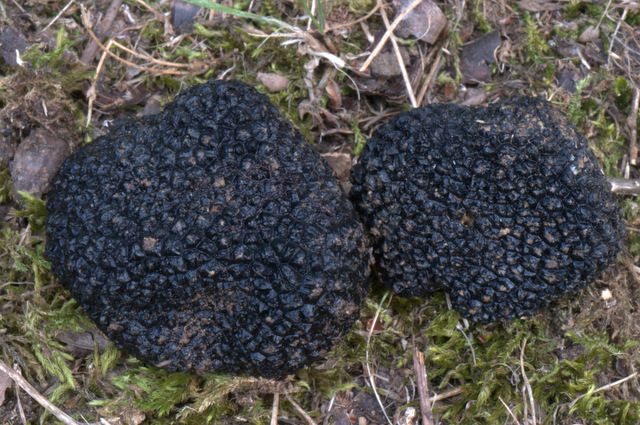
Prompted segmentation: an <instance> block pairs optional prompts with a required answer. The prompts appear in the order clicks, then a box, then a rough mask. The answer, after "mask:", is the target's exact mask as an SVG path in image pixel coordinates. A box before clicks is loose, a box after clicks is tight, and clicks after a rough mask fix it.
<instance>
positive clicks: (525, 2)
mask: <svg viewBox="0 0 640 425" xmlns="http://www.w3.org/2000/svg"><path fill="white" fill-rule="evenodd" d="M516 3H517V4H518V7H519V8H520V9H524V10H527V11H529V12H547V11H550V10H559V9H562V3H556V2H554V1H544V0H542V1H541V0H521V1H517V2H516Z"/></svg>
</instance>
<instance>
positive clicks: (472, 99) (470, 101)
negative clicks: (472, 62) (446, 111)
mask: <svg viewBox="0 0 640 425" xmlns="http://www.w3.org/2000/svg"><path fill="white" fill-rule="evenodd" d="M487 97H489V93H487V91H486V90H485V89H484V88H478V89H474V88H470V89H469V90H467V97H466V99H465V100H463V101H462V102H460V105H462V106H478V105H480V104H482V103H483V102H484V101H485V100H486V99H487Z"/></svg>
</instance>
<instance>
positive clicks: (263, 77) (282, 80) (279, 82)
mask: <svg viewBox="0 0 640 425" xmlns="http://www.w3.org/2000/svg"><path fill="white" fill-rule="evenodd" d="M256 79H257V80H258V82H259V83H261V84H264V86H265V87H266V88H267V90H269V91H270V92H271V93H274V92H278V91H282V90H285V89H286V88H287V87H289V83H290V81H289V79H288V78H287V77H283V76H282V75H280V74H273V73H263V72H258V75H257V76H256Z"/></svg>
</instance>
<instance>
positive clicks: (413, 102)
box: [378, 0, 418, 108]
mask: <svg viewBox="0 0 640 425" xmlns="http://www.w3.org/2000/svg"><path fill="white" fill-rule="evenodd" d="M378 5H379V6H380V15H382V20H383V21H384V25H385V26H386V27H387V29H389V25H390V24H389V18H387V13H386V12H385V11H384V6H383V5H382V0H378ZM390 38H391V44H393V50H394V52H395V54H396V60H397V61H398V65H400V72H402V79H403V80H404V85H405V86H406V88H407V93H408V94H409V99H410V100H411V106H412V107H414V108H417V107H418V104H417V103H416V96H415V95H414V94H413V86H412V85H411V80H410V79H409V74H408V73H407V68H406V66H405V65H404V59H402V53H400V47H399V46H398V42H397V41H396V37H395V36H394V35H393V34H391V36H390Z"/></svg>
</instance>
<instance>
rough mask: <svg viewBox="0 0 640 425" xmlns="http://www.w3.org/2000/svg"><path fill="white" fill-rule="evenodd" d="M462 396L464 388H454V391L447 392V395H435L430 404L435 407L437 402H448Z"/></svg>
mask: <svg viewBox="0 0 640 425" xmlns="http://www.w3.org/2000/svg"><path fill="white" fill-rule="evenodd" d="M460 394H462V388H454V389H452V390H449V391H447V392H446V393H443V394H436V395H434V396H433V397H431V398H430V399H429V402H430V403H431V405H433V404H434V403H435V402H436V401H440V400H446V399H448V398H449V397H454V396H457V395H460Z"/></svg>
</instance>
